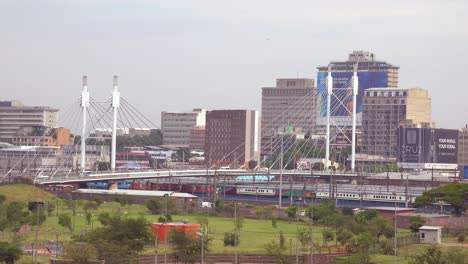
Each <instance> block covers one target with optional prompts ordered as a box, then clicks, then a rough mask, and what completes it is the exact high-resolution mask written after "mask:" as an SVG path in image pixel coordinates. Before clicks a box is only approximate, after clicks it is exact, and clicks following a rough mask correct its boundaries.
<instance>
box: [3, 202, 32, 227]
mask: <svg viewBox="0 0 468 264" xmlns="http://www.w3.org/2000/svg"><path fill="white" fill-rule="evenodd" d="M6 219H7V221H8V224H9V226H10V227H11V229H12V230H13V231H14V232H16V231H17V230H18V229H19V228H20V227H21V226H22V225H24V224H27V223H28V222H29V220H30V212H29V210H27V207H26V204H25V203H22V202H18V201H13V202H10V203H9V204H8V206H7V208H6Z"/></svg>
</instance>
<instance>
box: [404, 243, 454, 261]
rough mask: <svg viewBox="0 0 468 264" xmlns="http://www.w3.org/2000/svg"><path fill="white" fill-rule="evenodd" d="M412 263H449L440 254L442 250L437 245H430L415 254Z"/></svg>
mask: <svg viewBox="0 0 468 264" xmlns="http://www.w3.org/2000/svg"><path fill="white" fill-rule="evenodd" d="M412 263H413V264H449V263H447V262H446V259H444V257H443V256H442V251H441V250H440V248H439V247H438V246H437V245H430V246H429V247H427V248H426V249H425V250H424V252H423V253H422V254H420V255H416V256H414V257H413V260H412Z"/></svg>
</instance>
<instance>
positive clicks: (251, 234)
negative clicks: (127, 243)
mask: <svg viewBox="0 0 468 264" xmlns="http://www.w3.org/2000/svg"><path fill="white" fill-rule="evenodd" d="M0 193H1V194H4V195H6V197H7V200H8V201H13V200H16V201H25V202H26V201H29V200H47V201H49V202H50V203H54V204H55V205H58V207H57V208H56V210H55V211H54V212H52V213H51V215H50V216H48V218H47V221H46V224H43V225H41V226H40V227H39V233H38V234H39V236H38V243H39V244H40V245H42V244H43V243H44V241H45V240H51V241H55V240H56V239H57V238H58V240H59V241H60V242H61V243H63V242H65V243H66V242H68V241H70V238H71V236H72V233H71V232H70V231H69V230H67V229H65V228H63V227H61V226H59V225H58V217H57V214H62V213H67V214H69V215H70V216H72V211H71V209H69V208H67V207H66V204H65V203H64V202H63V201H62V200H59V199H55V197H54V196H53V195H51V194H49V193H47V192H44V191H42V190H39V189H37V188H34V187H33V186H29V185H8V186H0ZM79 202H80V203H84V202H83V201H79ZM102 212H110V213H116V212H119V213H121V214H123V215H127V216H129V217H138V216H143V217H145V218H146V219H147V220H148V222H150V223H152V222H156V221H157V219H158V217H159V215H151V214H148V212H147V209H146V207H145V206H143V205H128V206H120V204H118V203H115V202H107V203H103V204H102V205H101V206H100V207H99V208H98V210H96V211H95V212H94V217H93V221H92V224H91V225H87V224H86V220H85V217H84V211H83V209H82V207H81V206H79V207H78V210H77V213H76V215H75V217H73V216H72V223H73V225H74V232H73V233H74V234H78V233H81V232H86V230H91V229H92V228H96V227H99V226H100V223H99V221H98V220H97V215H98V214H99V213H102ZM201 217H207V219H208V231H209V236H210V238H211V239H212V242H211V243H210V253H215V254H233V253H234V251H235V249H234V247H225V246H224V244H223V238H224V233H226V232H232V231H233V229H234V221H233V219H232V218H225V217H214V216H208V215H202V214H178V215H173V219H174V220H175V221H181V220H185V219H187V220H189V222H191V223H197V220H198V219H199V218H201ZM301 228H309V225H308V223H302V222H298V223H297V224H296V222H294V221H293V222H287V221H278V222H277V227H276V228H274V227H273V226H272V222H271V220H256V219H245V221H244V224H243V228H242V229H241V231H240V232H239V237H240V245H239V247H238V248H237V251H238V253H239V254H245V253H251V254H252V253H253V254H265V250H264V245H265V244H266V243H268V242H270V241H272V240H275V241H278V240H279V236H280V231H282V232H283V234H284V237H285V242H286V243H285V244H286V247H287V249H288V250H287V252H288V253H289V251H290V250H291V252H292V254H294V253H295V248H296V230H298V229H301ZM323 229H324V227H319V226H314V229H313V230H314V242H315V243H319V244H322V243H323V241H322V231H323ZM408 235H409V230H407V229H399V230H398V236H399V237H403V236H408ZM1 236H3V238H11V236H12V233H9V232H6V231H5V232H1V233H0V238H1ZM18 238H19V239H20V241H21V243H22V244H23V245H32V244H33V243H34V241H35V228H33V231H32V232H29V233H26V234H20V235H18ZM443 241H444V242H455V238H452V237H448V238H443ZM298 245H299V248H300V249H302V245H301V244H300V242H298ZM425 247H426V246H425V245H419V244H411V245H409V246H407V247H404V248H401V249H400V256H399V259H398V263H403V264H404V263H407V261H406V260H405V256H410V255H413V254H418V253H420V252H423V250H424V248H425ZM160 250H161V249H160ZM442 250H444V251H445V250H448V249H447V248H442ZM467 251H468V250H465V252H467ZM153 252H154V248H152V247H148V248H147V249H146V250H145V252H144V253H148V254H152V253H153ZM160 252H161V251H160ZM300 252H301V253H303V252H302V251H300ZM30 258H31V257H30V256H25V257H24V262H23V263H29V262H28V261H30ZM372 261H373V262H374V263H382V264H386V263H389V264H390V263H393V256H385V255H373V256H372Z"/></svg>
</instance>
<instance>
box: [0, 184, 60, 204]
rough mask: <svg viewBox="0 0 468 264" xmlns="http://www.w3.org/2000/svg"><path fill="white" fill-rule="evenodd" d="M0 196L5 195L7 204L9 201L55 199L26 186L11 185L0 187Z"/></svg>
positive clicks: (46, 193) (33, 187) (48, 194)
mask: <svg viewBox="0 0 468 264" xmlns="http://www.w3.org/2000/svg"><path fill="white" fill-rule="evenodd" d="M0 194H2V195H5V196H6V199H7V202H11V201H23V202H28V201H45V200H51V199H53V198H55V196H54V195H52V194H50V193H48V192H46V191H44V190H41V189H39V188H37V187H35V186H32V185H27V184H11V185H3V186H0Z"/></svg>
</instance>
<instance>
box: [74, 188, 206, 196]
mask: <svg viewBox="0 0 468 264" xmlns="http://www.w3.org/2000/svg"><path fill="white" fill-rule="evenodd" d="M74 192H75V193H90V194H110V195H119V194H120V195H129V196H151V197H164V195H168V196H169V197H172V198H197V196H195V195H192V194H190V193H181V192H170V191H146V190H122V189H113V190H101V189H78V190H76V191H74Z"/></svg>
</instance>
